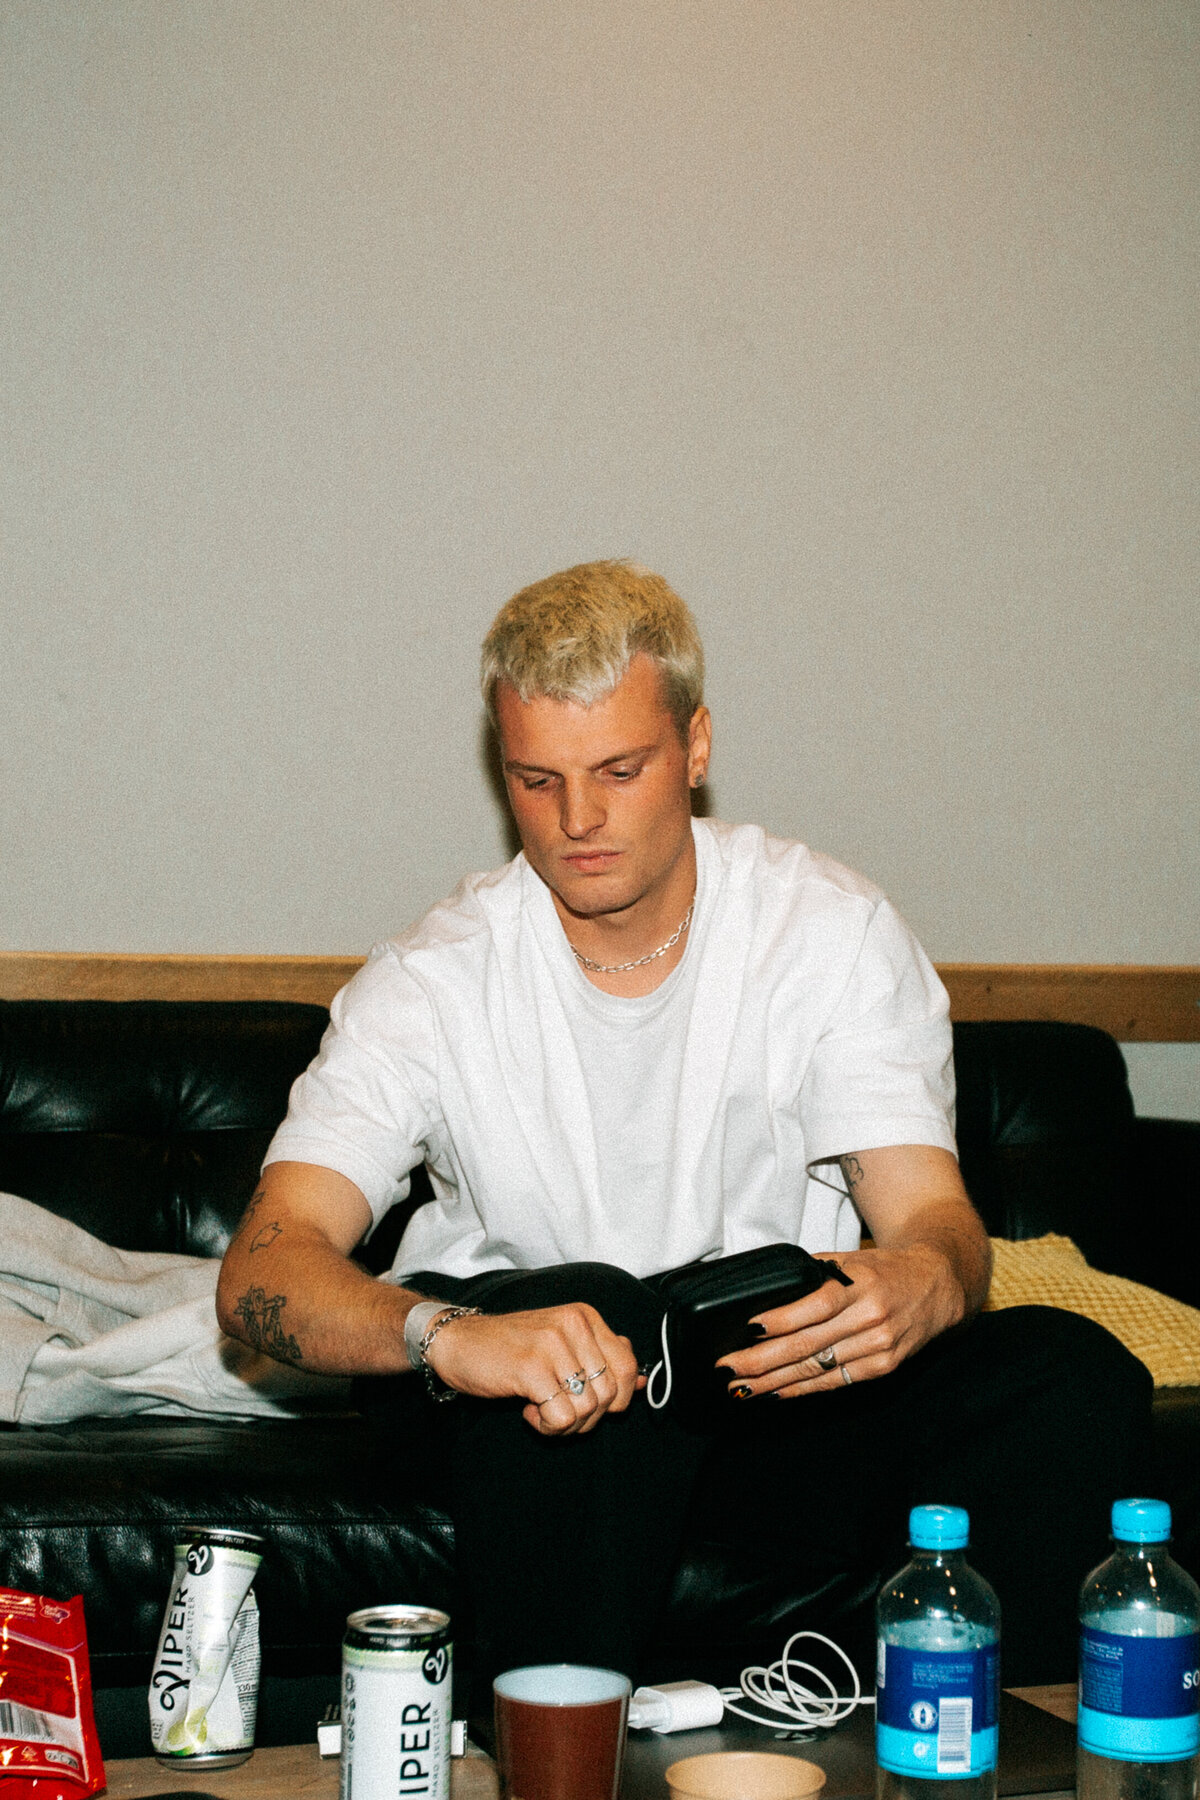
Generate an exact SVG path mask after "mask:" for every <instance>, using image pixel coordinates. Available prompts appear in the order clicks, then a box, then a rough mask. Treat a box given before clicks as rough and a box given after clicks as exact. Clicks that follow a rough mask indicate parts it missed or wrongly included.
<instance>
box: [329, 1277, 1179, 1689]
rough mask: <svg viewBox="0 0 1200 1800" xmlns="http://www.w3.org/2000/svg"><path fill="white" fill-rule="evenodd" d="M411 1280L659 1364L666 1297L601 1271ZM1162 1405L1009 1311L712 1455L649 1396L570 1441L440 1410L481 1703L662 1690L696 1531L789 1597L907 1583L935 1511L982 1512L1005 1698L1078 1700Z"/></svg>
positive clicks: (812, 1401) (374, 1403)
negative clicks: (914, 1511) (522, 1687)
mask: <svg viewBox="0 0 1200 1800" xmlns="http://www.w3.org/2000/svg"><path fill="white" fill-rule="evenodd" d="M411 1280H412V1285H413V1286H415V1287H417V1288H418V1289H420V1290H421V1291H424V1292H429V1293H434V1294H437V1295H438V1296H439V1298H444V1299H446V1300H453V1301H454V1302H456V1303H458V1304H470V1305H475V1306H480V1307H482V1308H483V1310H484V1311H486V1312H510V1311H518V1310H520V1309H523V1308H526V1307H538V1306H554V1305H560V1304H563V1303H565V1302H568V1301H579V1300H585V1301H588V1302H590V1303H591V1304H592V1305H593V1306H595V1307H596V1308H597V1310H598V1311H599V1312H600V1313H601V1315H602V1316H603V1318H604V1319H605V1320H606V1322H607V1323H608V1324H609V1325H610V1326H611V1328H612V1329H613V1330H614V1331H617V1332H620V1333H622V1334H624V1335H625V1336H627V1337H629V1338H630V1340H631V1341H632V1343H633V1346H634V1350H635V1352H636V1354H637V1356H638V1359H639V1361H642V1362H649V1363H652V1362H654V1361H656V1360H657V1357H658V1354H659V1326H660V1322H661V1318H662V1306H661V1303H660V1302H659V1300H658V1297H657V1295H656V1293H655V1290H654V1286H653V1284H652V1283H647V1282H643V1281H639V1280H637V1279H635V1278H634V1277H633V1276H630V1275H627V1274H626V1273H625V1272H624V1271H623V1270H620V1269H616V1268H611V1267H609V1266H607V1265H605V1264H598V1263H574V1264H568V1265H566V1266H563V1267H559V1268H551V1269H540V1270H533V1271H516V1272H512V1271H505V1272H502V1273H493V1274H490V1275H482V1276H478V1277H475V1278H474V1279H473V1280H469V1281H461V1280H456V1279H453V1278H451V1277H448V1276H443V1275H438V1274H435V1273H432V1272H429V1273H422V1274H420V1275H416V1276H413V1277H412V1278H411ZM361 1385H362V1387H363V1388H366V1389H371V1390H373V1392H372V1393H370V1394H368V1395H367V1396H364V1399H365V1401H366V1403H367V1405H368V1408H369V1410H371V1411H372V1412H374V1413H376V1414H379V1413H380V1412H381V1411H382V1412H383V1413H384V1414H385V1415H386V1412H387V1404H388V1403H387V1392H388V1389H389V1388H391V1389H393V1390H395V1389H396V1388H397V1387H398V1386H401V1385H402V1386H403V1388H404V1389H405V1390H407V1392H406V1394H405V1400H406V1402H407V1403H408V1404H411V1400H412V1389H413V1386H414V1384H413V1383H412V1382H411V1381H410V1380H409V1378H408V1377H400V1378H399V1379H398V1381H397V1382H376V1383H363V1384H361ZM1151 1393H1152V1387H1151V1381H1150V1376H1149V1374H1148V1372H1147V1370H1146V1369H1145V1368H1144V1367H1143V1365H1142V1364H1141V1363H1140V1362H1138V1361H1137V1360H1136V1358H1134V1357H1133V1356H1131V1355H1130V1354H1129V1352H1128V1351H1126V1350H1125V1349H1124V1348H1123V1347H1122V1346H1121V1345H1120V1344H1119V1343H1118V1342H1117V1340H1116V1339H1115V1338H1113V1337H1112V1336H1110V1335H1109V1333H1108V1332H1106V1331H1104V1330H1103V1329H1102V1328H1101V1327H1100V1326H1098V1325H1094V1324H1093V1323H1092V1322H1091V1321H1090V1320H1087V1319H1082V1318H1079V1317H1077V1316H1075V1315H1074V1314H1071V1313H1066V1312H1059V1311H1057V1310H1055V1309H1053V1308H1049V1307H1018V1308H1013V1309H1011V1310H1009V1311H1005V1312H998V1313H985V1314H983V1315H981V1316H980V1317H979V1318H977V1319H976V1320H975V1321H974V1322H973V1323H972V1324H970V1325H969V1326H966V1327H965V1328H960V1329H959V1330H957V1331H953V1332H948V1333H946V1334H945V1335H944V1336H943V1337H941V1338H938V1339H935V1340H934V1341H933V1342H932V1343H930V1344H928V1345H926V1346H925V1348H924V1349H923V1350H921V1351H920V1352H919V1353H918V1354H917V1355H916V1356H914V1357H911V1358H909V1359H908V1360H907V1361H906V1362H904V1363H902V1364H901V1365H900V1367H899V1368H898V1369H896V1370H895V1371H894V1372H893V1373H892V1374H891V1375H888V1376H885V1377H884V1378H883V1379H881V1380H877V1381H870V1382H862V1383H859V1384H857V1385H855V1386H853V1387H843V1388H840V1389H836V1390H833V1391H830V1392H826V1393H820V1394H813V1395H808V1396H805V1397H803V1398H800V1399H795V1400H772V1399H768V1398H766V1397H763V1396H760V1397H757V1398H755V1399H752V1400H749V1401H746V1402H744V1403H742V1404H741V1405H739V1406H738V1407H737V1408H735V1409H731V1414H732V1415H733V1416H731V1419H730V1423H729V1426H728V1428H727V1429H726V1430H723V1431H722V1432H721V1433H720V1434H719V1435H717V1436H715V1437H708V1436H699V1435H697V1434H694V1433H692V1432H690V1431H687V1430H685V1429H684V1428H683V1427H682V1426H681V1425H679V1424H678V1423H677V1421H676V1420H675V1419H674V1418H673V1417H672V1416H671V1414H670V1411H669V1409H668V1410H667V1411H666V1412H657V1413H656V1412H653V1411H652V1410H651V1409H650V1407H649V1406H648V1405H647V1404H646V1401H645V1398H644V1396H642V1395H639V1396H635V1399H634V1401H633V1404H632V1405H631V1407H630V1408H629V1410H628V1411H627V1412H625V1413H620V1414H611V1415H609V1416H608V1417H607V1418H605V1419H603V1420H602V1421H601V1423H600V1425H599V1426H598V1427H597V1429H596V1430H595V1431H592V1432H590V1433H588V1434H587V1435H586V1436H582V1437H581V1436H578V1435H576V1436H571V1437H565V1438H543V1437H540V1436H539V1435H538V1434H537V1433H536V1432H534V1431H532V1430H531V1429H530V1428H529V1426H528V1425H527V1424H526V1423H525V1421H524V1419H523V1418H522V1417H521V1405H520V1403H519V1402H508V1401H477V1400H471V1399H468V1398H465V1397H463V1398H460V1399H459V1400H457V1401H455V1402H453V1403H452V1404H450V1405H445V1406H440V1407H438V1408H436V1409H435V1410H436V1411H437V1413H438V1415H439V1424H440V1425H441V1427H442V1429H444V1430H445V1431H446V1433H447V1438H448V1441H447V1445H446V1448H447V1454H448V1458H449V1466H450V1470H451V1486H452V1501H451V1504H452V1510H453V1515H454V1527H455V1542H456V1557H457V1563H458V1569H459V1579H460V1584H461V1586H462V1589H463V1598H464V1601H465V1603H466V1609H467V1612H468V1614H469V1615H470V1616H471V1618H472V1619H473V1629H474V1640H475V1646H474V1658H473V1662H474V1668H475V1680H476V1689H477V1692H480V1693H484V1692H486V1684H487V1683H488V1682H489V1681H490V1679H491V1676H492V1675H493V1674H494V1673H496V1672H497V1671H499V1670H500V1669H503V1668H512V1667H517V1666H519V1665H521V1664H525V1663H540V1662H559V1661H568V1662H586V1663H593V1664H599V1665H602V1666H604V1667H608V1668H615V1669H621V1670H624V1671H625V1672H626V1673H628V1674H629V1675H630V1676H631V1677H633V1678H634V1679H635V1680H636V1679H639V1678H640V1679H651V1680H653V1679H655V1678H658V1679H662V1678H664V1677H663V1675H662V1672H661V1671H657V1670H655V1669H652V1668H644V1667H643V1666H642V1658H643V1653H644V1649H645V1646H646V1644H647V1643H648V1641H649V1639H650V1636H651V1634H652V1632H653V1629H654V1626H655V1624H656V1621H657V1620H658V1618H659V1615H660V1613H661V1611H662V1609H663V1607H664V1604H665V1601H666V1597H667V1592H668V1589H669V1586H670V1583H671V1580H672V1577H673V1575H674V1572H675V1568H676V1564H677V1562H678V1560H679V1555H680V1548H681V1544H682V1542H683V1539H684V1535H685V1532H687V1533H688V1534H689V1536H691V1537H693V1538H694V1537H695V1536H696V1534H697V1531H699V1532H700V1533H701V1534H702V1535H703V1536H704V1537H706V1538H707V1539H708V1540H709V1541H711V1542H713V1543H714V1544H716V1545H718V1546H719V1545H721V1544H722V1543H724V1544H741V1545H743V1546H749V1547H751V1549H752V1551H753V1555H754V1557H755V1559H756V1560H758V1561H759V1563H760V1565H761V1566H767V1567H770V1568H776V1569H778V1571H779V1584H780V1592H781V1596H782V1595H786V1594H788V1593H790V1592H794V1591H801V1592H808V1593H812V1592H815V1591H817V1590H819V1589H820V1588H821V1587H822V1586H823V1585H824V1584H826V1583H836V1582H837V1581H838V1580H839V1579H840V1578H843V1577H844V1575H845V1572H846V1571H847V1570H855V1569H858V1570H866V1569H869V1568H871V1567H875V1568H876V1569H878V1568H883V1569H887V1570H888V1572H889V1573H891V1572H894V1571H895V1570H896V1569H898V1568H899V1567H900V1566H901V1564H902V1563H903V1562H904V1561H906V1560H907V1554H906V1551H905V1548H904V1546H905V1541H906V1529H907V1518H908V1509H909V1507H910V1506H912V1505H914V1504H919V1503H921V1502H926V1501H934V1500H936V1501H940V1502H946V1503H950V1504H954V1505H960V1506H965V1507H966V1508H967V1510H968V1512H969V1513H970V1517H971V1550H970V1553H969V1554H970V1559H971V1562H972V1564H973V1565H974V1567H975V1568H977V1569H978V1571H979V1572H980V1573H981V1574H982V1575H984V1576H986V1578H987V1579H988V1580H989V1581H990V1582H991V1584H992V1586H993V1587H994V1588H995V1589H996V1591H997V1593H998V1595H999V1597H1000V1603H1001V1610H1002V1618H1003V1654H1004V1679H1005V1682H1006V1684H1007V1685H1020V1684H1022V1683H1029V1682H1036V1681H1064V1680H1070V1679H1072V1678H1073V1676H1074V1671H1075V1638H1076V1612H1075V1608H1076V1598H1077V1594H1078V1590H1079V1585H1080V1582H1081V1581H1082V1579H1083V1577H1084V1575H1085V1574H1086V1573H1087V1571H1088V1569H1089V1568H1091V1567H1093V1566H1094V1565H1095V1564H1096V1563H1097V1562H1099V1561H1100V1560H1101V1559H1102V1558H1103V1557H1104V1556H1105V1555H1107V1553H1108V1540H1107V1533H1108V1511H1109V1507H1110V1505H1111V1503H1112V1501H1113V1500H1114V1499H1116V1498H1118V1497H1119V1496H1121V1495H1122V1494H1129V1493H1133V1492H1134V1491H1136V1490H1140V1488H1141V1486H1143V1485H1144V1482H1145V1471H1146V1467H1147V1462H1146V1457H1147V1454H1148V1443H1149V1419H1150V1399H1151ZM783 1636H784V1633H783V1632H782V1631H781V1634H780V1642H779V1644H778V1645H777V1646H776V1647H775V1649H774V1652H773V1653H774V1654H778V1651H779V1650H781V1649H782V1648H783ZM693 1672H694V1671H693Z"/></svg>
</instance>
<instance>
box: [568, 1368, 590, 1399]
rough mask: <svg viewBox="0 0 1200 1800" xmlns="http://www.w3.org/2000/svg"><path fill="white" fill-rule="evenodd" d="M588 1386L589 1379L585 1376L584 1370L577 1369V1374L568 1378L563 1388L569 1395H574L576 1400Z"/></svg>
mask: <svg viewBox="0 0 1200 1800" xmlns="http://www.w3.org/2000/svg"><path fill="white" fill-rule="evenodd" d="M586 1386H587V1377H586V1376H585V1375H584V1372H583V1370H582V1369H576V1371H575V1373H574V1374H573V1375H571V1376H568V1378H567V1380H566V1381H564V1382H563V1387H564V1388H565V1389H566V1391H567V1393H568V1394H574V1395H575V1396H576V1398H578V1397H579V1395H580V1394H582V1392H583V1390H584V1388H585V1387H586Z"/></svg>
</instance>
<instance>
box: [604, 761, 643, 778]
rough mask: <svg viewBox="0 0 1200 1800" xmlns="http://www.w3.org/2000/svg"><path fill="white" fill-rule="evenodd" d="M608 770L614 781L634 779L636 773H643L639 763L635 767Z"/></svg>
mask: <svg viewBox="0 0 1200 1800" xmlns="http://www.w3.org/2000/svg"><path fill="white" fill-rule="evenodd" d="M608 772H609V774H610V775H611V776H612V778H613V780H614V781H632V780H633V778H634V776H635V775H640V774H641V772H642V770H641V765H640V764H639V765H638V766H637V768H634V769H610V770H609V771H608Z"/></svg>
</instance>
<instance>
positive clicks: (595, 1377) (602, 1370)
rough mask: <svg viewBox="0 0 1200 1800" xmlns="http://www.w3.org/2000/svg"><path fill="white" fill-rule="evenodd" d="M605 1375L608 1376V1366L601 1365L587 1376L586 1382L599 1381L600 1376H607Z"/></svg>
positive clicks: (605, 1364)
mask: <svg viewBox="0 0 1200 1800" xmlns="http://www.w3.org/2000/svg"><path fill="white" fill-rule="evenodd" d="M607 1374H608V1364H607V1363H601V1364H600V1367H599V1368H598V1369H593V1370H592V1372H591V1374H590V1375H589V1376H588V1380H589V1381H599V1379H600V1377H601V1376H602V1375H607Z"/></svg>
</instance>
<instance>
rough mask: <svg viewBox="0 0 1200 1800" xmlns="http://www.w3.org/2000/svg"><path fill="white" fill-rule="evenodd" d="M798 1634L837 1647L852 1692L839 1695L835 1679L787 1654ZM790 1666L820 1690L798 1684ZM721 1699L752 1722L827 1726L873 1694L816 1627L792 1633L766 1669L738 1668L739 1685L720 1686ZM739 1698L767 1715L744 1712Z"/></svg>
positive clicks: (869, 1700)
mask: <svg viewBox="0 0 1200 1800" xmlns="http://www.w3.org/2000/svg"><path fill="white" fill-rule="evenodd" d="M801 1638H816V1640H817V1642H818V1643H819V1644H828V1646H829V1648H830V1649H831V1650H833V1651H836V1653H837V1654H838V1656H840V1657H841V1659H842V1661H843V1662H844V1663H845V1665H846V1667H847V1668H848V1669H849V1671H850V1680H851V1682H852V1683H853V1692H852V1693H850V1694H848V1695H839V1693H838V1691H837V1683H836V1682H835V1681H833V1680H832V1679H831V1678H830V1676H828V1675H827V1674H826V1673H825V1671H824V1670H823V1669H818V1668H816V1667H815V1666H814V1664H812V1663H808V1662H801V1661H800V1659H799V1658H798V1657H795V1658H794V1657H793V1656H792V1645H793V1644H797V1643H799V1641H800V1639H801ZM792 1669H798V1670H803V1672H804V1673H805V1674H806V1675H811V1676H813V1677H814V1678H815V1679H816V1680H817V1681H818V1682H820V1683H821V1684H822V1685H823V1687H824V1689H825V1692H823V1693H822V1692H814V1690H813V1689H812V1688H809V1687H805V1686H804V1685H803V1683H801V1682H799V1681H797V1680H794V1679H793V1677H792V1674H791V1671H792ZM721 1698H722V1700H724V1702H725V1710H726V1712H731V1713H736V1714H737V1716H738V1718H739V1719H748V1720H749V1721H750V1723H751V1724H752V1725H778V1724H780V1722H782V1723H783V1724H785V1725H806V1726H810V1727H820V1728H822V1729H825V1730H827V1729H828V1728H829V1727H830V1726H832V1725H840V1724H841V1722H842V1720H843V1719H848V1718H849V1717H850V1714H851V1713H852V1712H853V1711H854V1708H855V1707H856V1706H874V1704H875V1696H874V1695H873V1694H864V1693H863V1691H862V1684H861V1682H860V1681H859V1679H858V1670H857V1669H856V1668H855V1667H854V1664H853V1663H852V1662H851V1660H850V1658H849V1657H848V1656H847V1655H846V1652H845V1651H844V1650H843V1649H842V1647H841V1645H840V1644H835V1643H834V1641H833V1639H832V1638H827V1637H825V1636H824V1635H823V1633H821V1632H819V1631H796V1632H793V1633H792V1635H791V1637H790V1638H789V1639H788V1641H787V1643H786V1644H785V1645H784V1646H783V1655H782V1656H781V1657H780V1658H779V1660H778V1662H773V1663H772V1664H771V1665H770V1667H769V1668H763V1667H761V1666H758V1667H752V1668H749V1669H743V1670H742V1684H741V1686H740V1687H728V1688H722V1689H721ZM739 1700H750V1701H753V1703H754V1704H755V1705H756V1706H759V1707H762V1708H763V1710H764V1711H766V1712H768V1713H770V1714H772V1715H773V1716H772V1717H770V1718H765V1719H764V1718H763V1716H762V1713H753V1712H747V1711H746V1709H745V1707H743V1706H739V1705H737V1704H736V1703H737V1701H739Z"/></svg>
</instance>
